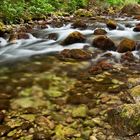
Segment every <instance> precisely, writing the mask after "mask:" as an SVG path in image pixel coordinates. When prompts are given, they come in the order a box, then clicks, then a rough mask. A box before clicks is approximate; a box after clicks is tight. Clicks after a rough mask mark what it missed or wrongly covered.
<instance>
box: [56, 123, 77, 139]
mask: <svg viewBox="0 0 140 140" xmlns="http://www.w3.org/2000/svg"><path fill="white" fill-rule="evenodd" d="M55 134H56V136H57V137H58V138H59V139H64V137H73V136H76V135H77V134H78V131H77V130H75V129H73V128H71V127H66V126H63V125H61V124H59V125H57V126H56V128H55Z"/></svg>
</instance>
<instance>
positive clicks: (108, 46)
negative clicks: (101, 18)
mask: <svg viewBox="0 0 140 140" xmlns="http://www.w3.org/2000/svg"><path fill="white" fill-rule="evenodd" d="M92 45H93V46H94V47H96V48H99V49H101V50H115V49H116V47H115V44H114V42H113V41H112V40H111V39H110V38H108V37H107V36H105V35H101V36H98V37H96V38H95V39H94V40H93V42H92Z"/></svg>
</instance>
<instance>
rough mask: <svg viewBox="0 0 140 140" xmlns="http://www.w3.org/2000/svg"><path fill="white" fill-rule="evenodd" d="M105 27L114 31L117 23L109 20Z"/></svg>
mask: <svg viewBox="0 0 140 140" xmlns="http://www.w3.org/2000/svg"><path fill="white" fill-rule="evenodd" d="M106 26H107V27H108V28H109V29H116V28H117V22H116V21H114V20H111V19H110V20H108V21H107V23H106Z"/></svg>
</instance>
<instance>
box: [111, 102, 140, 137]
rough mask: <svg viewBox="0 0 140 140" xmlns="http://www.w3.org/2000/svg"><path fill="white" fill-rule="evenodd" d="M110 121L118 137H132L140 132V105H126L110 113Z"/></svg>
mask: <svg viewBox="0 0 140 140" xmlns="http://www.w3.org/2000/svg"><path fill="white" fill-rule="evenodd" d="M108 121H109V123H110V124H111V126H112V127H113V128H114V131H115V132H116V134H117V135H120V136H131V135H134V134H137V133H139V132H140V103H138V104H124V105H121V106H119V107H116V108H114V109H111V110H109V111H108Z"/></svg>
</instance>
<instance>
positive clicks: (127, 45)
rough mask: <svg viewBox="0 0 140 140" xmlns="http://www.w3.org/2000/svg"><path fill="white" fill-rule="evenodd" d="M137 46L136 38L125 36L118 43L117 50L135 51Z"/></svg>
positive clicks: (122, 51)
mask: <svg viewBox="0 0 140 140" xmlns="http://www.w3.org/2000/svg"><path fill="white" fill-rule="evenodd" d="M135 48H136V42H135V41H134V40H131V39H128V38H125V39H123V40H122V41H121V42H120V44H119V45H118V48H117V51H118V52H119V53H124V52H127V51H133V50H135Z"/></svg>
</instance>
